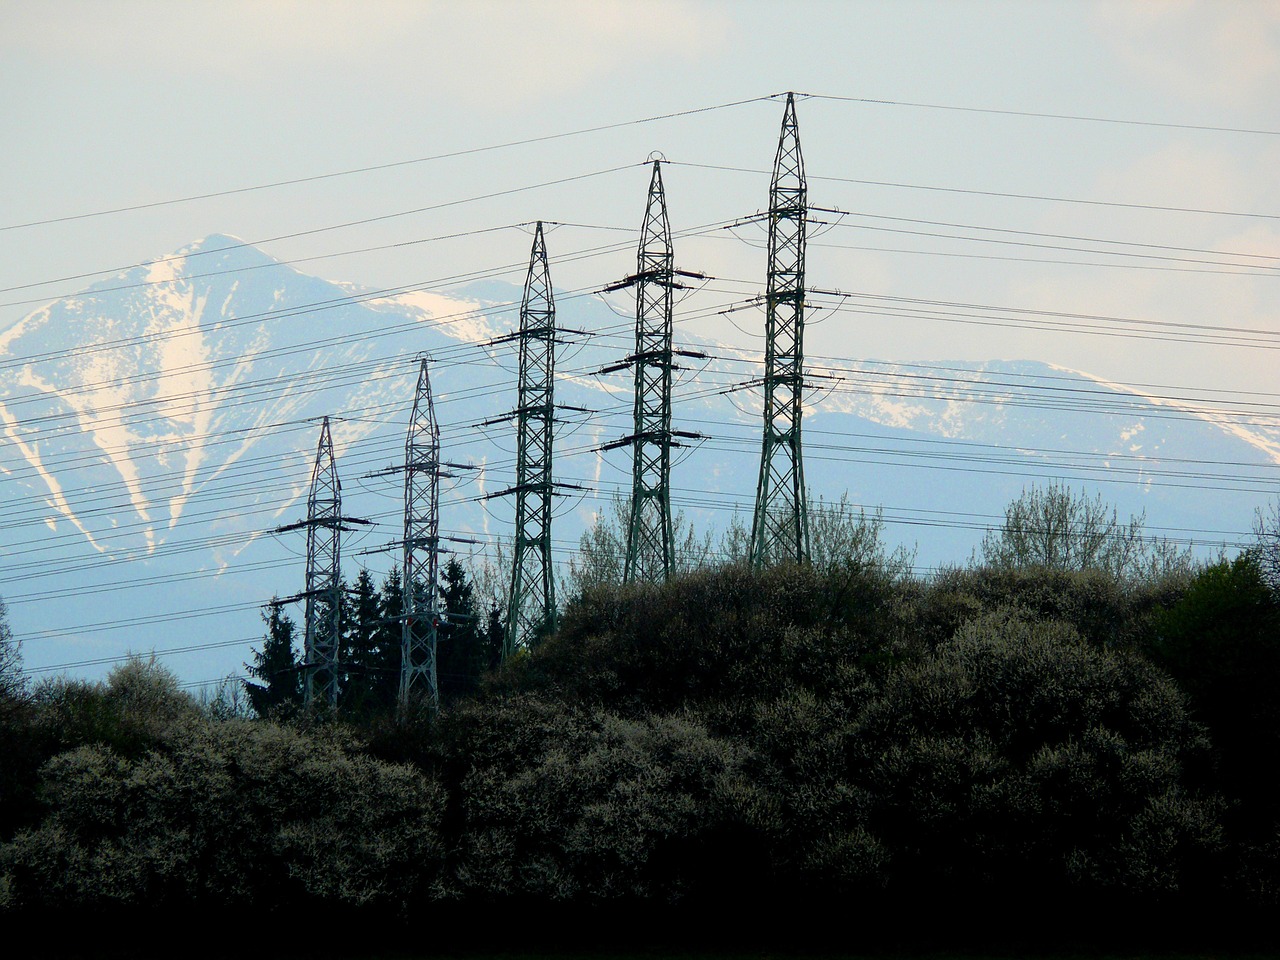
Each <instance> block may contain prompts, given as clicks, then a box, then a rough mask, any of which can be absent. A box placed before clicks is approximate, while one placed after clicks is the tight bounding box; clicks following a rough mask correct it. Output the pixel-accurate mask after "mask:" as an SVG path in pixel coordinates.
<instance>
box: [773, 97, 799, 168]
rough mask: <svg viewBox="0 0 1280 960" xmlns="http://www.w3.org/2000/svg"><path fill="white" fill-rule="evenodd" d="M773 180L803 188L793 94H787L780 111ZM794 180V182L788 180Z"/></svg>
mask: <svg viewBox="0 0 1280 960" xmlns="http://www.w3.org/2000/svg"><path fill="white" fill-rule="evenodd" d="M773 180H774V183H775V184H777V185H778V186H781V187H784V188H788V187H789V188H793V189H794V188H795V187H796V186H797V185H798V187H799V189H801V190H803V189H804V187H805V180H804V157H803V155H802V154H801V153H800V126H799V123H798V122H797V120H796V100H795V94H792V93H788V94H787V106H786V108H785V109H784V110H783V112H782V132H781V134H780V135H779V137H778V154H777V156H776V157H775V158H774V161H773ZM788 181H795V182H790V183H789V182H788Z"/></svg>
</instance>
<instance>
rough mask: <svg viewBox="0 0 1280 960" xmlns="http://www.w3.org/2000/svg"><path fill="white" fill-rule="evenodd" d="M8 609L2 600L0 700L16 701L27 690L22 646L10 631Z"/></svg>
mask: <svg viewBox="0 0 1280 960" xmlns="http://www.w3.org/2000/svg"><path fill="white" fill-rule="evenodd" d="M8 613H9V611H8V609H7V608H6V607H5V605H4V600H3V599H0V700H5V701H14V700H17V699H19V698H20V697H21V696H22V694H23V693H24V692H25V690H26V686H27V678H26V676H25V675H24V674H23V672H22V645H21V644H20V643H19V641H18V640H17V639H16V638H15V637H14V635H13V631H12V630H10V629H9V616H8Z"/></svg>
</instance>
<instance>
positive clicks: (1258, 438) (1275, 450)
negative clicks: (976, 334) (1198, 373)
mask: <svg viewBox="0 0 1280 960" xmlns="http://www.w3.org/2000/svg"><path fill="white" fill-rule="evenodd" d="M1046 366H1049V367H1050V368H1051V369H1053V370H1057V371H1060V372H1062V373H1069V374H1071V375H1072V376H1076V377H1080V378H1082V379H1084V380H1088V381H1091V382H1093V383H1096V384H1098V385H1099V386H1102V387H1105V388H1107V389H1108V390H1114V391H1115V392H1116V393H1122V394H1127V395H1129V396H1133V397H1137V398H1139V399H1140V400H1142V401H1143V402H1145V403H1149V404H1151V405H1152V406H1153V407H1165V408H1168V409H1171V410H1177V411H1178V412H1180V413H1184V414H1187V415H1189V416H1193V417H1196V418H1197V419H1200V420H1203V421H1205V422H1206V423H1211V424H1213V425H1214V426H1215V427H1218V428H1219V429H1220V430H1222V431H1223V432H1224V433H1226V434H1229V435H1231V436H1233V437H1236V438H1237V439H1239V440H1243V441H1244V442H1245V443H1247V444H1248V445H1249V446H1251V447H1253V448H1255V449H1257V450H1259V451H1261V452H1262V453H1263V454H1265V455H1266V456H1267V458H1268V459H1269V460H1271V461H1272V462H1273V463H1276V464H1280V427H1278V426H1277V425H1276V423H1275V420H1274V417H1266V418H1263V417H1251V416H1250V415H1249V414H1247V413H1239V412H1231V411H1224V410H1220V409H1212V408H1208V409H1207V408H1206V407H1205V405H1204V404H1201V403H1197V402H1194V401H1190V400H1175V399H1172V398H1169V397H1159V396H1151V395H1149V394H1146V393H1144V392H1142V391H1141V390H1138V389H1137V388H1136V387H1131V386H1128V385H1126V384H1123V383H1115V382H1113V381H1111V380H1107V379H1104V378H1103V377H1099V376H1095V375H1094V374H1091V373H1087V372H1085V371H1083V370H1073V369H1071V368H1070V367H1063V366H1059V365H1057V364H1046ZM1145 429H1146V426H1145V424H1143V423H1141V422H1138V423H1135V424H1134V426H1133V428H1132V430H1130V431H1126V432H1125V433H1122V434H1121V439H1122V440H1126V441H1127V440H1130V439H1132V438H1133V437H1135V436H1137V435H1138V434H1140V433H1141V432H1142V431H1143V430H1145ZM1139 449H1140V445H1137V446H1133V447H1132V448H1131V450H1132V452H1134V453H1136V452H1137V451H1138V450H1139Z"/></svg>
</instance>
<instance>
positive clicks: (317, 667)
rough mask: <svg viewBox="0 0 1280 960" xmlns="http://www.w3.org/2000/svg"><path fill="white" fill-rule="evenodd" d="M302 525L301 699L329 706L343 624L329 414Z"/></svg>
mask: <svg viewBox="0 0 1280 960" xmlns="http://www.w3.org/2000/svg"><path fill="white" fill-rule="evenodd" d="M305 526H306V528H307V586H306V590H305V591H303V598H304V599H305V600H306V633H305V635H304V638H303V657H302V662H303V670H304V671H305V675H304V679H305V683H304V687H303V689H304V694H303V703H304V705H305V706H306V708H307V709H308V710H310V709H313V708H314V707H316V706H317V705H318V704H324V705H325V706H327V707H329V708H330V709H332V708H334V707H336V706H337V705H338V638H339V637H340V636H341V629H342V623H341V616H342V603H341V591H342V583H341V580H340V577H339V571H338V563H339V560H338V556H339V540H340V537H341V533H342V484H341V483H339V481H338V470H337V466H336V464H335V462H334V458H333V438H332V436H331V435H330V433H329V418H328V417H325V418H324V422H323V423H322V424H321V426H320V442H319V444H318V445H317V447H316V462H315V467H314V468H313V469H312V471H311V493H310V495H309V496H308V497H307V519H306V523H305Z"/></svg>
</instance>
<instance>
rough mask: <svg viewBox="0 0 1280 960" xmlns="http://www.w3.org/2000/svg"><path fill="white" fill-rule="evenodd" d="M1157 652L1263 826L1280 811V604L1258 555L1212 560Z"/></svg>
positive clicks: (1164, 628)
mask: <svg viewBox="0 0 1280 960" xmlns="http://www.w3.org/2000/svg"><path fill="white" fill-rule="evenodd" d="M1156 633H1157V638H1156V641H1155V646H1154V650H1153V653H1154V658H1155V659H1156V661H1157V662H1158V663H1160V665H1161V666H1163V667H1164V668H1165V669H1167V670H1168V671H1169V673H1170V674H1172V675H1173V678H1174V679H1175V680H1176V681H1177V682H1178V685H1179V686H1180V687H1181V688H1182V689H1183V691H1185V692H1186V694H1187V695H1188V697H1189V698H1190V700H1191V706H1192V708H1193V715H1194V716H1195V717H1196V719H1198V720H1200V721H1202V722H1203V723H1204V724H1205V725H1206V726H1208V728H1209V733H1210V735H1211V736H1212V737H1213V741H1214V747H1215V749H1216V751H1217V754H1218V768H1219V769H1218V772H1219V775H1220V776H1221V779H1222V781H1223V785H1224V786H1225V787H1226V789H1227V790H1228V792H1230V793H1231V794H1232V795H1233V796H1234V797H1236V798H1238V799H1240V800H1241V801H1243V810H1242V812H1243V814H1244V815H1245V816H1246V817H1253V818H1255V819H1256V820H1257V821H1259V822H1260V824H1261V825H1262V826H1263V828H1264V829H1274V823H1275V820H1276V818H1280V801H1277V799H1276V797H1275V790H1274V788H1273V785H1272V779H1271V778H1272V776H1273V775H1274V772H1275V769H1276V767H1277V765H1280V703H1277V701H1276V695H1275V691H1276V688H1277V686H1280V606H1278V605H1277V603H1276V601H1275V599H1274V596H1273V594H1272V593H1271V592H1270V590H1268V588H1267V584H1266V582H1265V580H1264V578H1263V573H1262V569H1261V567H1260V565H1259V562H1258V558H1257V557H1256V556H1255V555H1254V554H1253V553H1252V552H1246V553H1244V554H1242V555H1241V556H1239V557H1237V558H1236V559H1235V560H1232V561H1230V562H1226V561H1223V562H1221V563H1215V564H1213V565H1211V566H1209V567H1206V568H1205V569H1204V570H1203V571H1202V572H1201V573H1200V575H1199V576H1197V577H1196V578H1195V580H1194V581H1192V583H1191V585H1190V587H1189V588H1188V589H1187V591H1186V593H1185V594H1184V595H1183V597H1182V599H1181V600H1179V601H1178V602H1177V603H1176V604H1175V605H1174V606H1173V607H1172V608H1171V609H1169V610H1167V611H1165V612H1164V613H1163V615H1162V616H1161V617H1160V618H1159V620H1158V621H1157V625H1156Z"/></svg>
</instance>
